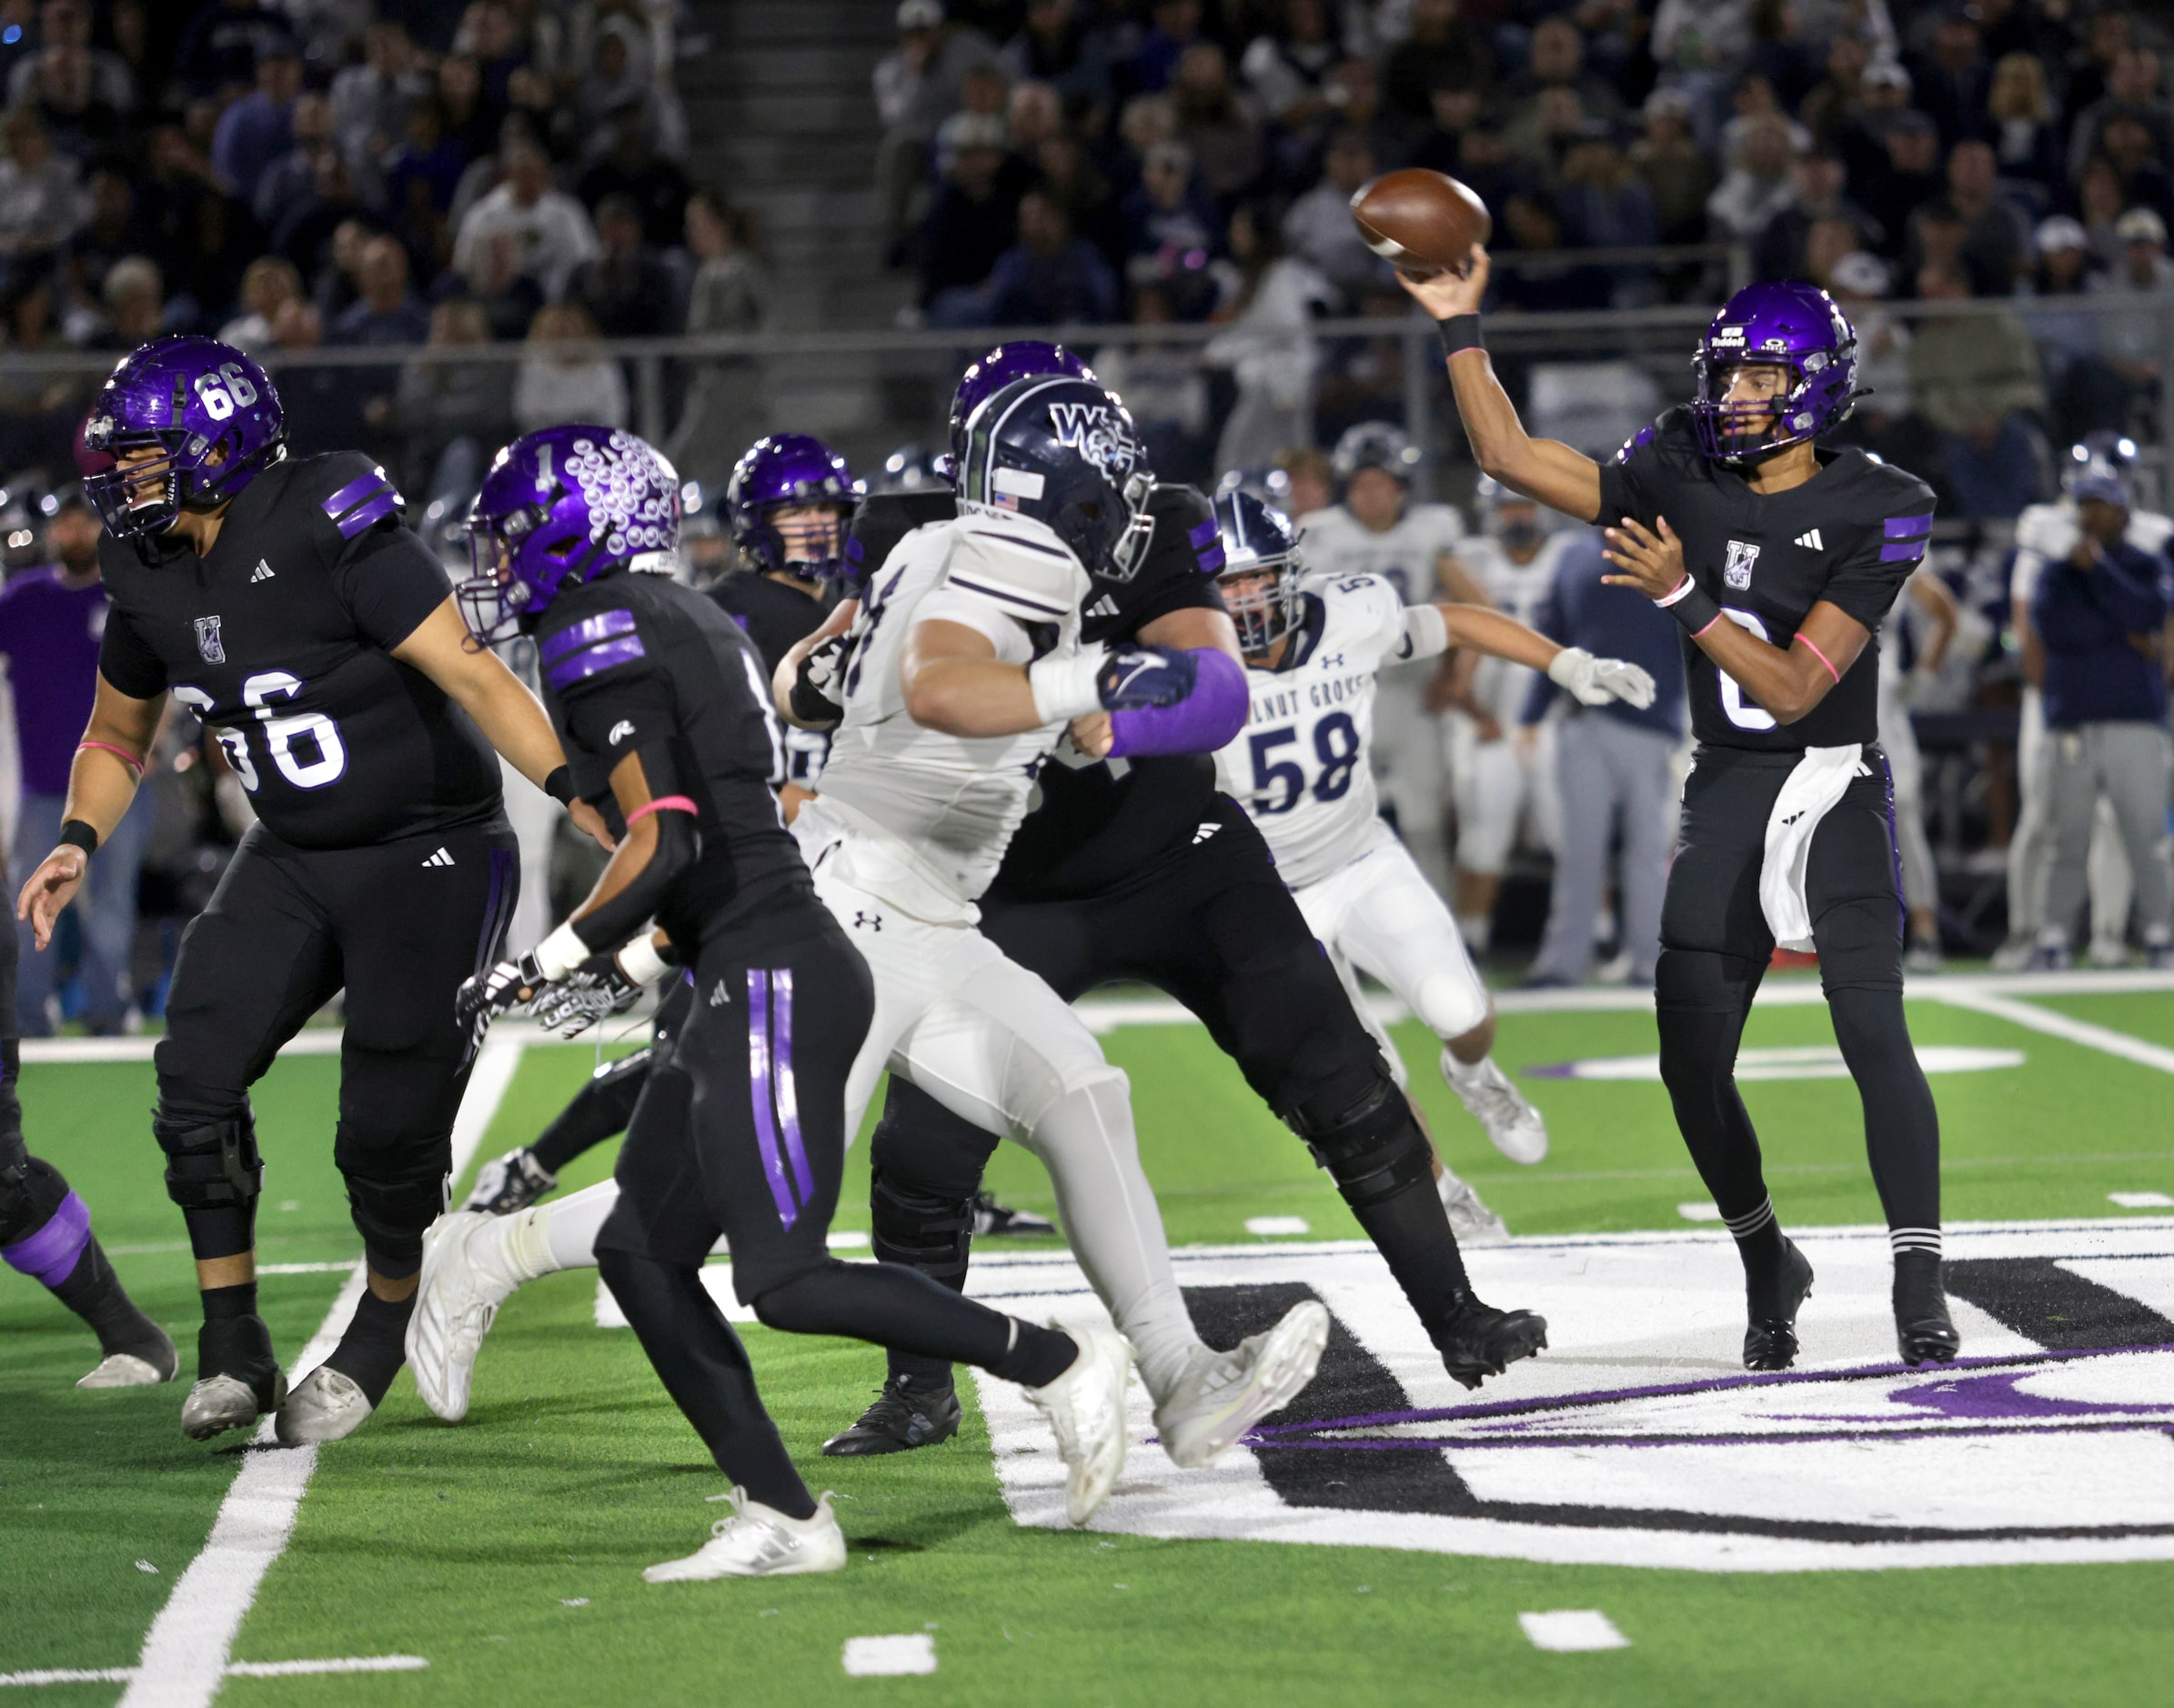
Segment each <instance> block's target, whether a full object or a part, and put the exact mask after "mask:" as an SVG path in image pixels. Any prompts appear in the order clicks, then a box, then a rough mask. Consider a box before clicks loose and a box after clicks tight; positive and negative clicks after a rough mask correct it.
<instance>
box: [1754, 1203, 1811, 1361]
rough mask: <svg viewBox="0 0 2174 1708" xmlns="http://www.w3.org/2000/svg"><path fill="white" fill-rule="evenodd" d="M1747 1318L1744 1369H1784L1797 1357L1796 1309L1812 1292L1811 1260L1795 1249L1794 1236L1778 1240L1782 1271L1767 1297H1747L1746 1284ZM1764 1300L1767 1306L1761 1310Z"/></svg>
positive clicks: (1802, 1305) (1798, 1308) (1799, 1309)
mask: <svg viewBox="0 0 2174 1708" xmlns="http://www.w3.org/2000/svg"><path fill="white" fill-rule="evenodd" d="M1744 1291H1745V1293H1746V1311H1747V1313H1748V1315H1749V1317H1750V1321H1748V1322H1747V1323H1746V1325H1745V1328H1744V1368H1745V1369H1746V1370H1787V1369H1788V1368H1789V1366H1790V1365H1792V1364H1794V1363H1795V1362H1796V1361H1797V1311H1801V1310H1802V1309H1803V1308H1804V1301H1806V1300H1807V1299H1809V1298H1810V1297H1811V1296H1812V1263H1811V1260H1810V1259H1809V1258H1807V1257H1806V1256H1805V1254H1804V1253H1803V1252H1802V1251H1798V1250H1797V1242H1796V1241H1794V1240H1791V1239H1788V1238H1787V1237H1786V1236H1785V1237H1784V1238H1783V1240H1782V1242H1781V1272H1780V1275H1779V1277H1778V1278H1777V1279H1776V1282H1775V1285H1774V1289H1773V1292H1772V1295H1771V1297H1770V1299H1768V1300H1766V1301H1760V1300H1757V1299H1755V1298H1752V1297H1750V1294H1751V1292H1752V1289H1751V1286H1750V1283H1749V1281H1746V1285H1745V1289H1744ZM1762 1303H1764V1304H1765V1305H1766V1309H1765V1310H1763V1311H1762V1309H1761V1305H1762Z"/></svg>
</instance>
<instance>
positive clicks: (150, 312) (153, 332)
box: [92, 255, 166, 350]
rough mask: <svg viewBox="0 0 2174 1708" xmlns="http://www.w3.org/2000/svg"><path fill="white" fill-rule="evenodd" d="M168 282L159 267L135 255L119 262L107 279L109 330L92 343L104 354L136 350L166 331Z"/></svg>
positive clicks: (149, 260)
mask: <svg viewBox="0 0 2174 1708" xmlns="http://www.w3.org/2000/svg"><path fill="white" fill-rule="evenodd" d="M165 316H166V280H165V278H164V277H163V276H161V275H160V273H159V270H158V264H157V263H156V261H153V260H151V259H150V258H149V257H148V256H140V255H132V256H128V257H127V259H126V260H123V261H116V262H115V263H114V265H113V266H112V268H111V269H110V270H109V271H108V272H107V273H106V327H105V329H104V331H103V332H102V333H101V334H100V335H99V336H98V337H96V338H95V339H93V340H92V344H93V347H95V348H97V349H103V350H133V349H134V348H136V346H137V345H139V344H143V343H146V342H148V341H149V340H150V339H152V338H156V337H157V336H158V335H159V334H160V333H162V332H164V331H165V330H166V321H165Z"/></svg>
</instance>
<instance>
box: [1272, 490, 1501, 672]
mask: <svg viewBox="0 0 2174 1708" xmlns="http://www.w3.org/2000/svg"><path fill="white" fill-rule="evenodd" d="M1298 530H1299V545H1300V548H1301V549H1302V551H1303V558H1304V562H1305V566H1306V569H1307V572H1308V573H1309V574H1311V575H1326V576H1340V577H1350V576H1379V577H1380V578H1382V579H1383V580H1384V581H1386V582H1387V583H1388V584H1389V585H1390V586H1391V587H1393V588H1395V589H1396V597H1397V598H1398V600H1399V601H1400V602H1401V603H1403V604H1405V605H1425V604H1430V603H1432V602H1433V601H1434V599H1436V598H1440V597H1441V594H1440V592H1439V590H1438V589H1437V588H1436V585H1435V584H1436V582H1437V581H1438V580H1439V579H1440V578H1439V577H1438V576H1437V575H1436V574H1435V572H1434V565H1435V563H1436V562H1437V561H1438V560H1439V559H1440V558H1442V557H1443V556H1444V554H1447V555H1450V556H1453V557H1454V556H1457V555H1459V547H1460V544H1461V542H1462V541H1463V540H1464V517H1461V516H1459V515H1458V514H1457V512H1456V510H1455V508H1454V507H1452V506H1450V505H1446V504H1407V505H1406V506H1404V515H1402V516H1401V517H1398V518H1397V521H1396V526H1395V527H1392V528H1387V529H1384V531H1383V532H1381V533H1379V534H1377V533H1375V532H1374V530H1373V529H1372V528H1370V527H1367V526H1366V525H1365V524H1364V522H1362V521H1360V520H1359V519H1358V517H1355V516H1354V515H1353V514H1352V513H1351V512H1350V511H1349V510H1347V509H1345V508H1344V506H1342V505H1341V504H1332V505H1331V506H1329V507H1328V508H1327V509H1325V510H1315V511H1313V513H1312V514H1311V515H1308V516H1303V517H1300V518H1299V521H1298ZM1411 675H1412V677H1413V679H1414V689H1416V685H1417V683H1418V681H1419V680H1420V679H1422V678H1421V677H1420V673H1419V672H1417V671H1414V672H1412V673H1411ZM1393 679H1394V678H1393Z"/></svg>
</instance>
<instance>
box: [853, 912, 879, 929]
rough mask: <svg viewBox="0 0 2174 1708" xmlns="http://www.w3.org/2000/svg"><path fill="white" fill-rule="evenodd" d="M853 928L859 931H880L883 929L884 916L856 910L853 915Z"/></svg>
mask: <svg viewBox="0 0 2174 1708" xmlns="http://www.w3.org/2000/svg"><path fill="white" fill-rule="evenodd" d="M853 929H855V930H859V931H880V930H881V929H883V916H882V915H881V914H880V913H861V912H858V911H856V912H855V913H854V915H853Z"/></svg>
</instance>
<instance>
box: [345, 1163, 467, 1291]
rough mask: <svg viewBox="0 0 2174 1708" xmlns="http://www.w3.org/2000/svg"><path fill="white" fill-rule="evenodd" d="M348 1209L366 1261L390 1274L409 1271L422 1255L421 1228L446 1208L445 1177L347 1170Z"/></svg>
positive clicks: (415, 1267) (431, 1173) (395, 1275)
mask: <svg viewBox="0 0 2174 1708" xmlns="http://www.w3.org/2000/svg"><path fill="white" fill-rule="evenodd" d="M447 1185H448V1181H447V1177H446V1176H445V1175H444V1174H443V1173H442V1172H440V1171H438V1170H436V1169H433V1170H431V1171H429V1172H428V1173H404V1174H400V1175H395V1176H390V1177H383V1178H377V1177H372V1176H369V1175H363V1174H350V1175H348V1176H347V1213H348V1214H349V1215H350V1216H352V1217H353V1218H354V1221H355V1231H357V1233H359V1234H361V1235H362V1243H363V1248H364V1250H365V1251H367V1254H368V1256H369V1260H370V1267H371V1268H373V1269H375V1270H376V1271H377V1272H378V1273H379V1274H380V1275H385V1276H389V1277H392V1278H395V1279H398V1278H400V1277H403V1276H408V1275H412V1274H414V1273H415V1272H416V1271H417V1270H418V1268H420V1267H421V1265H422V1261H423V1230H424V1229H426V1228H428V1226H429V1225H430V1224H431V1223H432V1222H434V1221H437V1220H438V1217H439V1216H441V1215H443V1214H444V1213H445V1209H446V1202H447V1199H446V1192H447Z"/></svg>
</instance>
